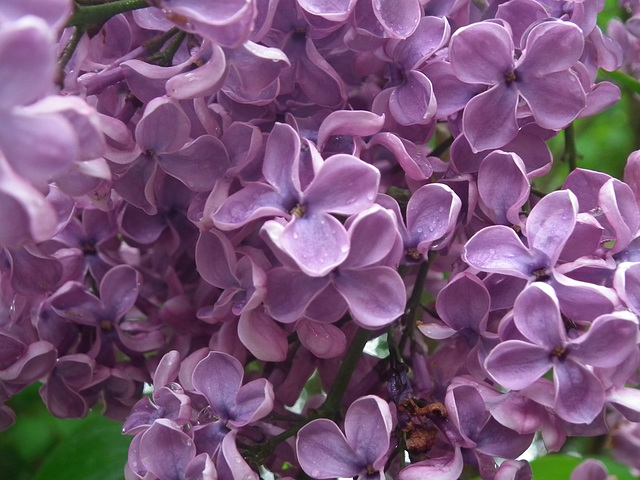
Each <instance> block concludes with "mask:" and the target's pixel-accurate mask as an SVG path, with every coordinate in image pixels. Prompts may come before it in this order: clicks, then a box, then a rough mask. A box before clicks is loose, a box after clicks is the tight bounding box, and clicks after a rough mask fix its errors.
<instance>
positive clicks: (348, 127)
mask: <svg viewBox="0 0 640 480" xmlns="http://www.w3.org/2000/svg"><path fill="white" fill-rule="evenodd" d="M383 125H384V116H379V115H376V114H375V113H372V112H368V111H366V110H338V111H336V112H331V113H330V114H329V115H327V118H325V119H324V120H323V121H322V123H321V124H320V128H319V129H318V150H322V148H323V147H324V145H325V143H326V142H327V141H328V140H329V139H330V138H331V136H333V135H347V136H359V137H367V136H369V135H373V134H375V133H378V132H379V131H380V129H381V128H382V126H383Z"/></svg>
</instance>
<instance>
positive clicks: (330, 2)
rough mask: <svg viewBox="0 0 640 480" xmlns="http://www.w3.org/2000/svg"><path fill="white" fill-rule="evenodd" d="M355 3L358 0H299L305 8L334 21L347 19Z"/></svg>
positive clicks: (313, 13)
mask: <svg viewBox="0 0 640 480" xmlns="http://www.w3.org/2000/svg"><path fill="white" fill-rule="evenodd" d="M355 4H356V0H338V1H336V0H298V5H300V7H302V9H303V10H305V11H307V12H309V13H311V14H312V15H318V16H319V17H322V18H326V19H327V20H330V21H332V22H343V21H345V20H346V19H347V18H348V17H349V14H350V13H351V11H352V10H353V7H354V6H355Z"/></svg>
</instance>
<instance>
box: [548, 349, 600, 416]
mask: <svg viewBox="0 0 640 480" xmlns="http://www.w3.org/2000/svg"><path fill="white" fill-rule="evenodd" d="M553 379H554V383H555V386H556V410H557V412H558V416H559V417H560V418H562V419H563V420H566V421H567V422H571V423H591V422H593V421H594V420H595V418H596V417H597V416H598V415H599V414H600V412H601V411H602V408H603V407H604V399H605V396H604V387H603V386H602V383H601V382H600V380H598V378H597V377H596V376H595V375H594V374H593V373H591V372H590V371H589V370H587V368H586V367H584V366H583V365H581V364H579V363H577V362H574V361H573V360H571V359H570V358H567V359H565V360H564V361H556V362H555V365H554V369H553Z"/></svg>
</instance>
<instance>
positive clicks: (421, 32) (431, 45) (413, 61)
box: [389, 16, 451, 70]
mask: <svg viewBox="0 0 640 480" xmlns="http://www.w3.org/2000/svg"><path fill="white" fill-rule="evenodd" d="M450 34H451V27H450V26H449V22H448V21H447V18H446V17H436V16H424V17H422V18H421V19H420V23H419V24H418V28H416V31H415V32H413V33H412V34H411V36H410V37H409V38H407V39H404V40H392V41H390V42H389V44H390V45H393V47H392V48H393V49H392V51H391V56H392V57H393V58H394V59H395V60H396V61H397V62H398V63H399V64H400V65H402V66H403V67H404V68H405V69H406V70H417V69H418V68H419V67H421V66H422V64H423V63H424V62H425V61H426V60H427V59H428V58H429V57H431V56H432V55H433V54H434V53H436V51H438V50H439V49H440V48H442V46H443V45H445V44H446V42H447V41H448V40H449V35H450Z"/></svg>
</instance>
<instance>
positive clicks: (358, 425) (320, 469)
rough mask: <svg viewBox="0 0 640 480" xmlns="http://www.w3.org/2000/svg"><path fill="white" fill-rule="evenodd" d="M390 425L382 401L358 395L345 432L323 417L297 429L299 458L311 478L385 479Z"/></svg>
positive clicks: (390, 420)
mask: <svg viewBox="0 0 640 480" xmlns="http://www.w3.org/2000/svg"><path fill="white" fill-rule="evenodd" d="M391 429H392V418H391V411H390V410H389V406H388V405H387V403H386V402H385V401H383V400H382V399H381V398H379V397H376V396H375V395H368V396H366V397H362V398H359V399H358V400H356V401H355V402H353V403H352V404H351V406H350V407H349V409H348V410H347V413H346V415H345V419H344V431H345V433H344V434H343V433H342V432H341V431H340V428H339V427H338V426H337V425H336V424H335V423H333V422H332V421H331V420H328V419H326V418H319V419H317V420H314V421H312V422H310V423H308V424H306V425H305V426H304V427H302V428H301V429H300V431H299V432H298V438H297V441H296V450H297V454H298V461H299V462H300V466H301V467H302V469H303V470H304V471H305V473H306V474H307V475H309V476H311V477H312V478H335V477H356V476H357V477H358V479H359V480H365V479H374V478H375V479H379V480H384V478H385V475H384V466H385V463H386V461H387V457H388V451H389V445H390V436H391Z"/></svg>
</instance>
